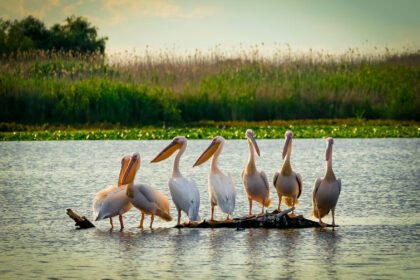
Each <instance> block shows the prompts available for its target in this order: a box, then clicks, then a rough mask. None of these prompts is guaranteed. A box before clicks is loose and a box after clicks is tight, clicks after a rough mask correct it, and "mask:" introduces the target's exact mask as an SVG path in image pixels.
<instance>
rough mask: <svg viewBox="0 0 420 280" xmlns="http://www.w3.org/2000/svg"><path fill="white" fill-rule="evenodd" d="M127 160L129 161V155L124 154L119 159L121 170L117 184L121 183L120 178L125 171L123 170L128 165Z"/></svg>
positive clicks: (121, 178)
mask: <svg viewBox="0 0 420 280" xmlns="http://www.w3.org/2000/svg"><path fill="white" fill-rule="evenodd" d="M129 162H130V157H129V156H125V157H123V158H122V160H121V171H120V176H119V177H118V186H121V185H122V180H123V177H124V173H125V170H126V169H127V166H128V163H129Z"/></svg>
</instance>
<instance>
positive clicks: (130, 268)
mask: <svg viewBox="0 0 420 280" xmlns="http://www.w3.org/2000/svg"><path fill="white" fill-rule="evenodd" d="M336 140H337V141H336V144H335V147H334V148H335V150H334V170H335V172H336V175H337V176H338V177H340V178H341V179H342V180H343V189H342V193H341V196H340V199H339V201H338V205H337V213H336V221H337V223H338V224H340V226H341V227H339V228H337V229H336V230H335V231H332V230H331V229H296V230H274V229H244V230H235V229H180V230H178V229H173V228H171V227H172V226H174V225H175V221H173V222H170V223H167V222H163V221H160V220H158V219H156V220H155V222H154V228H155V229H154V230H150V229H148V228H147V227H146V228H145V229H144V230H143V231H142V230H140V229H138V228H137V226H138V224H139V221H140V214H139V212H138V211H136V210H135V209H133V210H132V211H129V212H128V213H126V214H125V215H124V222H125V226H126V228H124V230H123V231H120V230H119V225H118V222H117V223H116V225H115V228H114V230H109V229H110V225H109V222H108V221H101V222H98V223H96V225H97V228H95V229H92V230H83V231H82V230H81V231H77V230H74V228H73V223H72V222H71V221H70V220H69V219H68V217H67V216H66V214H65V209H66V208H73V209H74V210H76V212H78V213H79V214H82V215H86V216H87V217H88V218H89V217H90V213H91V200H92V197H93V195H94V193H95V192H96V191H98V190H100V189H103V188H104V187H106V186H108V185H110V184H113V183H115V181H116V178H117V177H118V172H119V168H120V160H119V159H120V158H121V155H125V154H131V153H132V152H133V151H139V152H140V153H141V156H142V159H143V164H142V167H141V169H140V170H139V174H138V178H136V182H142V181H144V182H147V183H150V184H151V185H152V186H154V187H156V188H157V189H159V191H161V192H162V193H163V194H164V195H166V196H167V197H170V194H169V191H168V187H167V179H168V176H169V175H168V174H169V173H170V168H171V162H170V161H167V162H166V163H165V162H163V163H162V164H161V165H159V166H158V165H151V164H148V161H150V160H151V159H152V158H153V157H154V156H155V154H156V152H157V151H159V150H160V149H161V148H162V146H163V145H164V144H162V143H160V141H154V142H152V141H150V142H147V141H124V142H120V141H92V142H83V141H74V142H3V143H0V252H1V253H0V266H1V268H0V273H1V278H5V279H13V278H47V277H55V278H68V277H74V278H92V279H97V278H112V279H121V278H124V277H127V276H128V277H131V278H163V279H166V278H177V279H180V278H182V279H184V278H227V277H232V278H245V277H248V278H260V279H267V278H287V279H289V278H311V279H321V278H323V277H324V278H325V276H327V278H342V277H349V278H354V277H360V276H362V277H363V278H381V279H382V278H393V279H399V278H413V279H415V278H416V277H418V271H419V269H420V268H419V265H418V264H419V263H420V256H419V253H418V252H419V245H420V244H419V240H420V236H419V229H420V226H419V222H418V221H419V220H420V200H419V197H420V189H419V188H418V178H419V175H420V168H419V166H420V139H368V140H366V139H352V140H349V139H336ZM204 142H206V143H203V141H190V143H189V146H188V149H187V151H186V154H185V158H184V160H183V161H181V169H182V171H183V173H185V174H184V175H185V176H186V177H189V178H191V179H193V180H195V181H196V182H197V185H198V187H199V189H200V195H201V208H200V216H201V217H203V218H206V217H209V216H210V213H209V209H210V207H209V204H208V191H207V174H208V169H209V166H208V165H209V164H208V163H206V164H204V165H205V166H204V167H202V168H198V169H197V168H196V169H194V170H192V169H191V166H192V164H193V162H194V160H195V159H196V157H197V155H198V154H200V153H201V152H202V149H203V146H207V144H208V143H207V142H208V141H207V140H206V141H204ZM258 144H259V146H260V150H261V152H262V154H261V157H260V158H257V159H256V164H257V167H258V168H259V169H262V170H265V171H266V173H267V175H268V177H269V178H271V177H272V175H273V173H274V171H275V169H277V168H279V166H280V163H279V162H278V160H277V159H278V158H279V156H280V153H281V148H279V140H260V141H259V142H258ZM401 146H403V147H404V149H403V150H401V148H400V147H401ZM293 149H294V151H293V153H294V154H293V165H294V166H293V168H294V169H295V170H297V171H299V173H301V174H302V175H303V185H304V187H303V192H302V196H301V197H300V205H299V207H298V208H297V209H296V212H297V214H303V215H304V216H308V215H309V213H310V212H311V207H312V201H311V188H312V183H313V181H314V180H315V178H316V177H318V176H321V175H322V174H323V172H324V164H325V163H324V161H323V160H322V156H323V154H324V149H325V143H324V140H322V139H305V140H300V139H295V140H294V146H293ZM225 150H226V151H228V150H229V151H230V152H229V153H222V154H221V160H220V168H221V169H222V170H228V171H229V172H231V173H232V175H233V177H234V181H235V182H236V189H237V195H238V199H237V205H236V210H235V213H234V216H241V215H244V214H246V212H247V207H248V205H247V203H248V202H247V200H246V197H245V194H244V192H243V187H242V185H241V183H240V182H241V179H240V173H241V171H242V169H243V167H244V166H245V164H246V160H247V157H246V156H235V157H232V156H229V155H232V154H237V155H246V154H247V145H246V142H245V141H242V140H241V141H228V142H227V144H226V147H225ZM57 155H60V156H59V157H57ZM378 166H380V168H377V167H378ZM156 174H158V175H156ZM162 174H163V175H162ZM270 187H271V198H272V200H273V204H274V205H275V206H276V205H277V196H276V193H275V191H274V189H273V188H272V185H271V186H270ZM169 200H170V199H169ZM170 205H171V208H172V209H171V213H176V210H175V207H174V205H173V203H172V202H171V200H170ZM272 209H274V207H272V208H271V209H269V211H270V210H272ZM360 209H362V210H360ZM216 217H218V218H224V216H223V215H221V214H220V213H218V214H217V216H216ZM326 221H331V219H330V218H329V219H327V220H326ZM148 222H150V217H148V219H146V221H145V225H148Z"/></svg>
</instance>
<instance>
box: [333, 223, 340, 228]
mask: <svg viewBox="0 0 420 280" xmlns="http://www.w3.org/2000/svg"><path fill="white" fill-rule="evenodd" d="M331 226H332V227H339V225H336V224H335V223H333V224H332V225H331Z"/></svg>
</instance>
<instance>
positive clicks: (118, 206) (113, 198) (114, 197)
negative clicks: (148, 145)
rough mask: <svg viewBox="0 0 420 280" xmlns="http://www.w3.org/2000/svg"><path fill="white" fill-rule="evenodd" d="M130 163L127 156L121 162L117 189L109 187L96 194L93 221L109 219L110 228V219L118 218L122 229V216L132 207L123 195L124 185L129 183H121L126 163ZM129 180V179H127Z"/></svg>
mask: <svg viewBox="0 0 420 280" xmlns="http://www.w3.org/2000/svg"><path fill="white" fill-rule="evenodd" d="M129 161H130V157H129V156H125V157H123V158H122V160H121V170H120V176H119V177H118V187H116V186H110V187H108V188H106V189H104V190H102V191H99V192H98V193H96V195H95V198H94V200H93V207H92V208H93V216H94V217H95V221H99V220H102V219H106V218H109V222H110V223H111V228H113V227H114V224H113V222H112V217H115V216H117V215H118V216H119V218H120V225H121V229H123V228H124V223H123V218H122V214H124V213H126V212H127V211H128V210H130V209H131V207H132V205H131V203H130V202H129V201H128V199H127V196H126V195H125V186H123V185H124V184H127V183H129V182H128V181H123V175H124V173H125V171H126V169H127V166H128V162H129ZM128 179H129V178H128Z"/></svg>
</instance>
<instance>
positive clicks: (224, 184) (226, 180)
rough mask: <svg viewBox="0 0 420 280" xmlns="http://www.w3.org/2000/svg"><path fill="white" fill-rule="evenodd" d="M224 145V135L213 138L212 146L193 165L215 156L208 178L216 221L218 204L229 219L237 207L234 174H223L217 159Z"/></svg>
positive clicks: (212, 218) (212, 219) (211, 203)
mask: <svg viewBox="0 0 420 280" xmlns="http://www.w3.org/2000/svg"><path fill="white" fill-rule="evenodd" d="M224 145H225V139H224V138H223V137H222V136H216V137H215V138H213V140H212V142H211V144H210V146H209V147H208V148H207V149H206V150H205V151H204V152H203V154H202V155H201V156H200V157H199V158H198V159H197V161H196V162H195V163H194V165H193V167H195V166H198V165H200V164H203V163H204V162H206V161H207V160H208V159H209V158H210V157H212V156H213V159H212V162H211V167H210V173H209V179H208V180H209V183H208V189H209V198H210V206H211V218H210V220H211V221H214V207H215V206H216V205H218V206H219V207H220V209H221V210H222V212H224V213H226V214H227V217H226V220H229V216H230V215H231V214H232V213H233V211H234V209H235V200H236V190H235V184H234V183H233V178H232V175H230V174H229V173H228V175H225V174H223V172H222V171H220V169H219V168H218V167H217V159H218V158H219V156H220V153H221V152H222V150H223V146H224Z"/></svg>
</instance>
